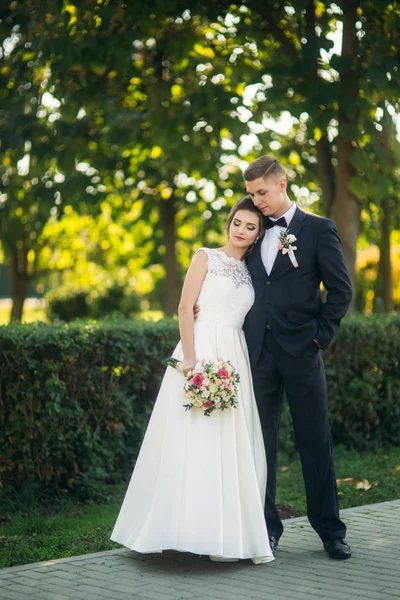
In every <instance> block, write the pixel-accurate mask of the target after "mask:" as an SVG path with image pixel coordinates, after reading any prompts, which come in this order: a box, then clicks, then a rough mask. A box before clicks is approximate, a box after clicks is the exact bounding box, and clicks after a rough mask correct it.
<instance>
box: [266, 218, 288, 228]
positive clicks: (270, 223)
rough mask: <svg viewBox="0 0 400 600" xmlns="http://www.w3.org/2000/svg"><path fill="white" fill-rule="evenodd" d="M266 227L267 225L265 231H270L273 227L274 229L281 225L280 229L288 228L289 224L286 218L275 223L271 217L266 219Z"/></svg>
mask: <svg viewBox="0 0 400 600" xmlns="http://www.w3.org/2000/svg"><path fill="white" fill-rule="evenodd" d="M264 225H265V229H270V228H271V227H274V225H279V227H287V223H286V219H285V217H280V218H279V219H277V220H276V221H273V220H272V219H270V218H269V217H267V218H266V219H265V223H264Z"/></svg>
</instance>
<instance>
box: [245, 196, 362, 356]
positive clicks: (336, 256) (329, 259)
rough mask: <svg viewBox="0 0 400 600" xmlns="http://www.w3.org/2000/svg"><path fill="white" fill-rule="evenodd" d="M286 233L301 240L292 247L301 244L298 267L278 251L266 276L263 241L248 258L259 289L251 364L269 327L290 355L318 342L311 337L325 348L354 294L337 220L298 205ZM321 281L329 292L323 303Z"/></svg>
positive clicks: (248, 323)
mask: <svg viewBox="0 0 400 600" xmlns="http://www.w3.org/2000/svg"><path fill="white" fill-rule="evenodd" d="M287 231H288V233H291V234H293V235H295V236H296V238H297V240H296V242H294V243H293V245H294V246H297V250H296V251H295V256H296V259H297V262H298V264H299V266H298V268H295V267H294V266H293V265H292V263H291V261H290V258H289V256H288V254H282V252H281V251H278V254H277V257H276V260H275V262H274V265H273V267H272V271H271V273H270V275H268V274H267V272H266V270H265V267H264V265H263V262H262V260H261V251H260V246H261V244H260V243H258V244H256V246H255V247H254V249H253V252H252V253H251V254H250V255H249V256H248V258H247V259H246V261H247V266H248V268H249V271H250V274H251V277H252V280H253V285H254V290H255V301H254V304H253V306H252V308H251V309H250V311H249V313H248V314H247V316H246V320H245V323H244V332H245V335H246V340H247V345H248V348H249V355H250V361H251V363H252V364H255V363H256V362H257V360H258V357H259V355H260V352H261V348H262V344H263V339H264V333H265V328H266V326H267V325H269V327H270V328H271V330H272V332H273V334H274V336H275V338H276V340H277V342H278V343H279V345H280V346H281V347H282V348H283V349H284V350H285V351H286V352H288V353H289V354H291V355H292V356H302V354H303V353H304V351H305V350H306V349H307V347H310V344H311V343H315V342H313V339H316V340H317V341H318V343H319V345H320V346H321V347H322V348H326V347H327V346H328V344H329V343H330V341H331V340H332V338H333V335H334V333H335V331H336V329H337V327H338V326H339V324H340V321H341V319H342V318H343V317H344V315H345V314H346V311H347V308H348V306H349V304H350V301H351V298H352V289H351V282H350V277H349V274H348V271H347V268H346V265H345V261H344V256H343V252H342V248H341V243H340V238H339V236H338V233H337V230H336V225H335V223H334V222H333V221H332V220H331V219H327V218H325V217H319V216H317V215H313V214H311V213H306V212H305V211H303V210H301V209H300V208H299V207H297V209H296V212H295V214H294V216H293V219H292V221H291V223H290V226H289V228H288V229H287ZM277 243H278V239H277ZM321 281H322V283H323V284H324V287H325V289H326V290H327V292H328V294H327V299H326V302H325V303H323V302H322V297H321V291H320V284H321Z"/></svg>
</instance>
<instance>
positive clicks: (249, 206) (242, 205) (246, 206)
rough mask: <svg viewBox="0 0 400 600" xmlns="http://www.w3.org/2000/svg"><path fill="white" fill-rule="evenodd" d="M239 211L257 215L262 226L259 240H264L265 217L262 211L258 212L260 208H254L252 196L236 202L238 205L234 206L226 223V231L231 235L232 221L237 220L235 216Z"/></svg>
mask: <svg viewBox="0 0 400 600" xmlns="http://www.w3.org/2000/svg"><path fill="white" fill-rule="evenodd" d="M238 210H248V211H250V212H252V213H254V214H255V215H257V218H258V222H259V224H260V231H259V233H258V239H260V238H262V237H263V235H264V231H265V229H264V216H263V214H262V212H261V210H258V208H257V207H256V206H254V204H253V200H252V199H251V196H249V195H247V196H244V197H243V198H241V199H240V200H238V201H237V202H236V204H234V205H233V206H232V208H231V212H230V213H229V216H228V219H227V221H226V223H225V229H226V231H227V232H228V233H229V229H230V226H231V225H232V221H233V219H234V218H235V215H236V213H237V211H238Z"/></svg>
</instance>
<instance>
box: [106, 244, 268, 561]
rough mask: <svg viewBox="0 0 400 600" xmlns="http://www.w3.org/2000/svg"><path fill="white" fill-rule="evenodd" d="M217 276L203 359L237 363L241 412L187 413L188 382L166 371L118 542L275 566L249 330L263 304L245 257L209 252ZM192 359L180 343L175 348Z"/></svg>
mask: <svg viewBox="0 0 400 600" xmlns="http://www.w3.org/2000/svg"><path fill="white" fill-rule="evenodd" d="M199 251H204V252H205V253H206V254H207V257H208V272H207V275H206V277H205V279H204V282H203V285H202V288H201V291H200V294H199V297H198V301H197V304H198V305H199V306H200V313H199V315H198V317H197V318H196V320H195V325H194V338H195V351H196V358H197V359H199V360H200V359H203V358H205V359H208V358H222V359H224V360H230V361H231V362H232V364H233V365H234V366H235V368H236V369H237V370H238V372H239V374H240V383H239V393H238V406H237V408H236V409H235V408H229V409H227V410H225V411H223V412H221V411H214V412H213V413H212V414H211V416H210V417H205V416H204V414H203V412H202V410H201V409H197V408H194V409H192V410H190V411H187V412H186V411H185V409H184V408H183V404H185V403H186V402H187V401H186V398H185V395H184V392H183V384H184V377H183V375H182V373H180V372H178V371H177V370H175V369H173V368H171V367H167V370H166V372H165V375H164V379H163V381H162V384H161V388H160V391H159V394H158V396H157V400H156V402H155V405H154V409H153V412H152V415H151V418H150V421H149V424H148V427H147V431H146V435H145V437H144V440H143V444H142V447H141V450H140V453H139V456H138V459H137V462H136V466H135V469H134V472H133V474H132V478H131V481H130V484H129V487H128V490H127V492H126V495H125V498H124V501H123V504H122V507H121V510H120V513H119V515H118V518H117V521H116V523H115V526H114V529H113V532H112V534H111V540H113V541H115V542H118V543H120V544H122V545H124V546H126V547H127V548H130V549H131V550H136V551H137V552H145V553H148V552H161V551H162V550H167V549H171V550H179V551H183V552H192V553H196V554H206V555H213V556H217V557H218V556H220V557H225V558H254V557H264V560H263V561H262V562H269V561H270V560H273V559H274V557H273V554H272V552H271V549H270V545H269V540H268V532H267V528H266V524H265V519H264V510H263V508H264V506H263V504H264V498H265V488H266V477H267V465H266V458H265V450H264V444H263V437H262V431H261V425H260V420H259V416H258V411H257V406H256V401H255V397H254V392H253V386H252V378H251V372H250V365H249V359H248V352H247V346H246V342H245V338H244V333H243V330H242V325H243V321H244V318H245V316H246V313H247V312H248V311H249V309H250V307H251V306H252V304H253V302H254V290H253V286H252V282H251V278H250V274H249V272H248V270H247V266H246V264H245V262H244V261H239V260H236V259H235V258H233V257H229V256H227V255H226V254H225V253H224V252H223V251H222V250H217V249H208V248H201V249H200V250H198V252H199ZM173 356H174V358H177V359H179V360H181V359H182V358H183V354H182V348H181V343H180V342H179V343H178V345H177V346H176V348H175V350H174V352H173Z"/></svg>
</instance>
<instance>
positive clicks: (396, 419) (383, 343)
mask: <svg viewBox="0 0 400 600" xmlns="http://www.w3.org/2000/svg"><path fill="white" fill-rule="evenodd" d="M322 356H323V359H324V363H325V371H326V378H327V382H328V398H329V415H330V424H331V430H332V438H333V443H334V444H335V445H339V444H341V445H344V446H346V447H347V448H357V449H359V450H364V449H379V448H380V447H381V446H385V445H386V446H387V445H400V315H398V316H394V317H389V316H374V317H362V316H353V317H350V318H346V319H344V321H343V322H342V324H341V326H340V328H339V329H338V331H337V332H336V336H335V338H334V340H333V342H332V343H331V344H330V346H329V347H328V349H327V350H325V351H323V352H322ZM280 444H281V447H282V448H284V449H285V450H286V451H288V452H292V451H294V449H295V445H294V438H293V431H292V424H291V419H290V414H289V409H288V406H287V403H286V406H285V408H284V412H283V417H282V427H281V437H280Z"/></svg>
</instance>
